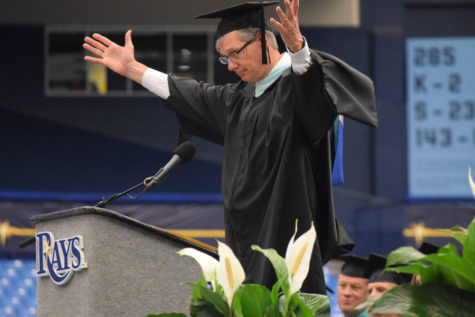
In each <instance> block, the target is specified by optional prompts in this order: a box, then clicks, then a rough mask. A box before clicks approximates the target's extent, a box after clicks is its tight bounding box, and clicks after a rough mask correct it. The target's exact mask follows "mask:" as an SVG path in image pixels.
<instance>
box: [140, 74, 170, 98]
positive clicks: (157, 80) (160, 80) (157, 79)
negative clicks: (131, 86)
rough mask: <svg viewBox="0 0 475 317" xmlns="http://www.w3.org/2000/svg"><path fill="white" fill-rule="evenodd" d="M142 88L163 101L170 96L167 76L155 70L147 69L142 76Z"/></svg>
mask: <svg viewBox="0 0 475 317" xmlns="http://www.w3.org/2000/svg"><path fill="white" fill-rule="evenodd" d="M142 86H144V87H145V88H147V89H148V90H150V91H151V92H153V93H154V94H156V95H158V96H159V97H161V98H163V99H167V98H168V97H169V96H170V89H169V88H168V75H167V74H165V73H162V72H159V71H157V70H155V69H152V68H148V69H147V70H146V71H145V73H144V74H143V76H142Z"/></svg>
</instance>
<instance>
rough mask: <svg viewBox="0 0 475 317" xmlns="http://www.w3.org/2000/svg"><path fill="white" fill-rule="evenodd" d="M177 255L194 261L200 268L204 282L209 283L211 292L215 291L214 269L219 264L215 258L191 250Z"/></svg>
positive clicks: (179, 252)
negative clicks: (211, 287) (185, 256)
mask: <svg viewBox="0 0 475 317" xmlns="http://www.w3.org/2000/svg"><path fill="white" fill-rule="evenodd" d="M177 253H178V254H179V255H187V256H189V257H192V258H193V259H195V260H196V262H198V264H199V265H200V266H201V270H202V271H203V275H204V279H205V281H206V282H210V283H211V285H212V286H213V290H215V289H216V269H217V268H218V264H219V262H218V261H217V260H216V259H215V258H213V257H212V256H210V255H208V254H206V253H203V252H201V251H198V250H196V249H193V248H184V249H181V250H180V251H178V252H177Z"/></svg>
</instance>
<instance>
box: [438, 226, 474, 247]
mask: <svg viewBox="0 0 475 317" xmlns="http://www.w3.org/2000/svg"><path fill="white" fill-rule="evenodd" d="M439 230H440V231H442V232H445V233H446V234H448V235H449V236H451V237H452V238H454V239H455V240H457V241H458V242H459V243H460V244H461V245H465V241H466V240H467V229H465V228H463V227H460V226H455V227H452V228H450V229H439Z"/></svg>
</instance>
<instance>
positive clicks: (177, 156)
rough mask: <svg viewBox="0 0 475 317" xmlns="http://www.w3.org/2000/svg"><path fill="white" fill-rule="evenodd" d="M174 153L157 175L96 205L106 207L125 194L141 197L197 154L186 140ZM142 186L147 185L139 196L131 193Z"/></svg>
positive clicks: (103, 199)
mask: <svg viewBox="0 0 475 317" xmlns="http://www.w3.org/2000/svg"><path fill="white" fill-rule="evenodd" d="M173 153H174V155H173V157H172V158H171V160H170V161H169V162H168V163H167V165H165V166H164V167H163V168H161V169H160V170H159V171H158V172H157V173H156V174H155V175H153V176H150V177H147V178H146V179H144V180H143V182H141V183H140V184H137V185H135V186H134V187H132V188H129V189H127V190H126V191H124V192H122V193H118V194H115V195H113V196H112V197H110V198H108V199H106V198H105V197H104V198H102V200H101V201H100V202H98V203H97V204H96V207H100V208H104V207H105V205H106V204H108V203H109V202H111V201H113V200H115V199H117V198H120V197H122V196H124V195H127V196H129V198H131V199H137V198H139V197H141V196H142V195H143V194H145V193H146V192H147V191H149V190H150V188H152V186H153V185H155V184H157V183H158V182H160V181H162V180H163V179H164V178H165V177H166V176H167V175H168V173H170V172H171V171H172V169H174V168H175V167H177V166H178V165H180V164H182V163H186V162H188V161H189V160H190V159H191V158H192V157H193V155H195V147H194V145H193V144H192V143H191V142H184V143H182V144H180V145H179V146H178V147H177V148H176V149H175V152H173ZM141 186H145V189H144V190H143V191H142V193H141V194H139V195H138V196H135V197H133V196H131V195H129V193H130V192H133V191H134V190H136V189H137V188H139V187H141Z"/></svg>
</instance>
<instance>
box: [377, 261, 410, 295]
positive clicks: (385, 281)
mask: <svg viewBox="0 0 475 317" xmlns="http://www.w3.org/2000/svg"><path fill="white" fill-rule="evenodd" d="M386 260H387V258H386V257H385V256H383V255H380V254H376V253H370V255H369V259H368V261H369V262H368V270H369V272H370V273H371V275H370V277H369V281H368V296H369V297H376V296H381V295H383V294H384V293H386V292H387V291H389V290H390V289H392V288H394V287H396V286H398V285H401V284H405V283H410V282H411V279H412V275H411V274H406V273H397V272H393V271H384V268H385V267H386Z"/></svg>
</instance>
